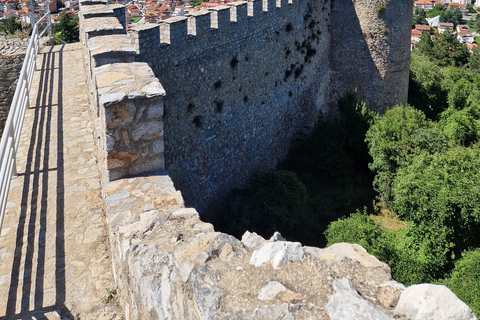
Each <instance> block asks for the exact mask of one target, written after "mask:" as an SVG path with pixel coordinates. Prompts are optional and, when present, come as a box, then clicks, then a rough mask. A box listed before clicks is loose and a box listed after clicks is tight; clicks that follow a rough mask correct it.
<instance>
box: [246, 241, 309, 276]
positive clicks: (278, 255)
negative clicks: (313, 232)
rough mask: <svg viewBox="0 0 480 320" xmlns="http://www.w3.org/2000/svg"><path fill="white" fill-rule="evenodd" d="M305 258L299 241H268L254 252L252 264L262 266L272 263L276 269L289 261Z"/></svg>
mask: <svg viewBox="0 0 480 320" xmlns="http://www.w3.org/2000/svg"><path fill="white" fill-rule="evenodd" d="M303 258H304V251H303V248H302V245H301V244H300V243H299V242H288V241H277V242H267V243H265V244H264V245H263V246H262V247H261V248H260V249H258V250H255V251H254V252H253V254H252V257H251V259H250V264H253V265H254V266H256V267H260V266H262V265H264V264H266V263H271V264H272V266H273V267H274V268H275V269H276V268H278V267H280V266H281V265H282V264H285V263H287V262H288V261H294V260H302V259H303Z"/></svg>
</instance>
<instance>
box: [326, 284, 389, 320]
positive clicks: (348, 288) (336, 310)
mask: <svg viewBox="0 0 480 320" xmlns="http://www.w3.org/2000/svg"><path fill="white" fill-rule="evenodd" d="M332 287H333V290H335V294H334V295H333V296H332V297H331V298H330V300H329V301H328V304H327V305H326V306H325V311H326V312H327V314H328V316H329V317H330V319H331V320H345V319H358V320H390V318H389V317H388V316H387V315H386V314H385V313H383V312H381V311H380V310H378V309H376V308H375V306H374V305H373V304H372V303H370V302H368V301H366V300H364V299H362V297H360V295H359V294H358V293H357V291H356V290H355V288H354V287H353V285H352V282H351V281H350V280H348V279H346V278H342V279H337V280H334V281H333V284H332Z"/></svg>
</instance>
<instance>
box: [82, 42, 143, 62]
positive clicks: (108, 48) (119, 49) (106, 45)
mask: <svg viewBox="0 0 480 320" xmlns="http://www.w3.org/2000/svg"><path fill="white" fill-rule="evenodd" d="M88 48H89V52H90V55H91V57H92V67H94V68H96V67H100V66H103V65H104V64H109V63H117V62H134V61H135V53H136V50H135V48H134V46H133V45H132V43H131V41H130V38H129V37H128V35H126V34H114V35H108V36H100V37H94V38H92V39H89V40H88Z"/></svg>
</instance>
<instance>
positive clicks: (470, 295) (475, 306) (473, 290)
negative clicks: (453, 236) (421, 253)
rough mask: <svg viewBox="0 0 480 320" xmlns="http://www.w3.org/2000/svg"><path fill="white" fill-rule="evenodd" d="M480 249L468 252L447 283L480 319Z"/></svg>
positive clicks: (456, 265)
mask: <svg viewBox="0 0 480 320" xmlns="http://www.w3.org/2000/svg"><path fill="white" fill-rule="evenodd" d="M479 266H480V249H476V250H472V251H466V252H464V253H463V254H462V258H461V259H460V260H458V261H457V262H456V263H455V268H454V269H453V271H452V274H451V276H450V278H448V279H447V280H446V281H445V285H446V286H448V287H449V288H450V289H451V290H452V291H453V292H454V293H455V294H456V295H457V296H458V297H459V298H460V299H462V300H463V301H464V302H465V303H466V304H468V306H469V307H470V308H472V310H473V312H474V313H475V314H476V316H477V317H480V268H479Z"/></svg>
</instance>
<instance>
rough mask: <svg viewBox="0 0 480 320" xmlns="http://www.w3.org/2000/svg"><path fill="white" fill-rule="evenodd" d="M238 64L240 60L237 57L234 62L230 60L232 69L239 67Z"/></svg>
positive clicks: (233, 59)
mask: <svg viewBox="0 0 480 320" xmlns="http://www.w3.org/2000/svg"><path fill="white" fill-rule="evenodd" d="M237 64H238V59H237V56H235V57H233V58H232V60H230V67H231V68H232V69H235V68H236V67H237Z"/></svg>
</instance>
